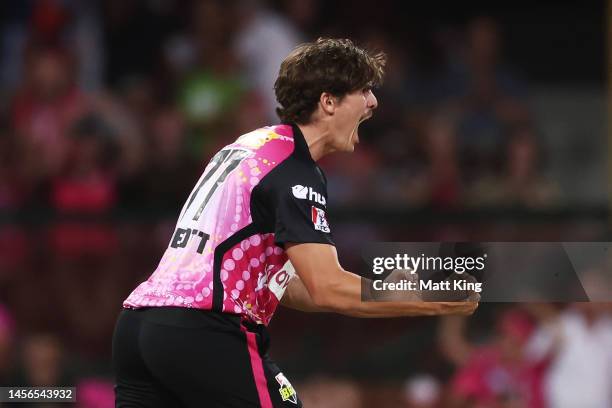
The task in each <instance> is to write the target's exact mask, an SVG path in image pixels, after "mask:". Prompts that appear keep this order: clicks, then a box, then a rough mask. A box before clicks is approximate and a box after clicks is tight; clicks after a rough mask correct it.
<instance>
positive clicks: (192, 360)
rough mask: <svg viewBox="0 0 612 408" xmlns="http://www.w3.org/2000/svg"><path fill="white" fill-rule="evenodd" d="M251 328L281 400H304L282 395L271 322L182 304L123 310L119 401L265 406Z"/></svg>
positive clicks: (116, 351) (276, 400)
mask: <svg viewBox="0 0 612 408" xmlns="http://www.w3.org/2000/svg"><path fill="white" fill-rule="evenodd" d="M244 330H248V331H251V332H253V333H255V336H256V339H257V346H258V349H259V352H260V356H261V358H262V364H263V368H264V373H265V376H266V379H267V383H268V392H269V393H270V398H271V400H272V403H273V405H274V407H301V406H302V404H301V402H300V401H299V399H298V400H297V401H296V403H293V402H291V401H289V400H287V401H284V402H283V401H282V398H281V394H280V392H279V384H278V382H277V380H276V379H275V376H277V375H278V374H279V373H280V370H279V369H278V367H277V366H276V365H275V364H274V363H273V362H272V361H271V360H270V358H269V357H268V355H267V350H268V346H269V338H268V334H267V331H266V329H265V327H264V326H262V325H254V324H253V325H251V324H248V323H241V321H240V317H239V316H237V315H229V314H221V313H214V312H211V311H203V310H198V309H187V308H180V307H176V308H174V307H154V308H142V309H123V311H122V312H121V314H120V316H119V319H118V320H117V326H116V328H115V333H114V336H113V366H114V370H115V374H116V385H115V396H116V403H115V406H116V407H117V408H127V407H147V408H149V407H179V408H180V407H186V408H191V407H213V408H214V407H219V408H226V407H227V408H232V407H235V408H248V407H259V406H260V402H259V394H258V393H257V388H256V385H255V380H254V376H253V371H252V367H251V359H250V355H249V352H248V345H247V339H246V334H245V332H244Z"/></svg>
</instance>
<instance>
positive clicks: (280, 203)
mask: <svg viewBox="0 0 612 408" xmlns="http://www.w3.org/2000/svg"><path fill="white" fill-rule="evenodd" d="M316 194H318V195H316ZM311 199H312V200H311ZM317 199H318V200H317ZM322 200H325V198H324V197H323V199H322ZM317 201H321V194H320V193H319V192H317V191H315V192H314V193H313V191H312V188H310V187H308V186H301V185H296V186H293V187H285V188H283V189H281V190H280V191H277V197H276V211H275V215H276V217H275V218H276V220H275V231H274V232H275V241H276V243H277V244H278V245H284V244H285V243H287V242H294V243H308V242H310V243H320V244H331V245H335V244H334V242H333V238H332V234H331V228H330V226H329V222H328V220H327V210H326V208H325V206H324V205H321V204H320V203H318V202H317Z"/></svg>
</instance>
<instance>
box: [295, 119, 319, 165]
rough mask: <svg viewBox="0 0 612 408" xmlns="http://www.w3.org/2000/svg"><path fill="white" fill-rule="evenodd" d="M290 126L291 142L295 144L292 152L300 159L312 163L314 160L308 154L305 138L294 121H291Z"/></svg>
mask: <svg viewBox="0 0 612 408" xmlns="http://www.w3.org/2000/svg"><path fill="white" fill-rule="evenodd" d="M291 127H292V128H293V143H294V145H295V147H294V152H293V154H294V155H296V156H297V157H299V158H301V159H304V160H306V161H309V162H312V163H314V162H315V161H314V159H313V158H312V156H311V154H310V149H309V148H308V144H307V143H306V139H305V138H304V135H303V134H302V131H301V130H300V128H299V126H298V125H297V124H295V123H291Z"/></svg>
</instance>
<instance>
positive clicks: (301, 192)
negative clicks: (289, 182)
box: [291, 184, 326, 205]
mask: <svg viewBox="0 0 612 408" xmlns="http://www.w3.org/2000/svg"><path fill="white" fill-rule="evenodd" d="M291 192H292V193H293V196H294V197H295V198H299V199H300V200H310V201H314V202H315V203H319V204H321V205H325V203H326V200H325V196H324V195H323V194H320V193H317V192H316V191H314V190H313V189H312V187H308V186H302V185H300V184H296V185H295V186H293V187H291Z"/></svg>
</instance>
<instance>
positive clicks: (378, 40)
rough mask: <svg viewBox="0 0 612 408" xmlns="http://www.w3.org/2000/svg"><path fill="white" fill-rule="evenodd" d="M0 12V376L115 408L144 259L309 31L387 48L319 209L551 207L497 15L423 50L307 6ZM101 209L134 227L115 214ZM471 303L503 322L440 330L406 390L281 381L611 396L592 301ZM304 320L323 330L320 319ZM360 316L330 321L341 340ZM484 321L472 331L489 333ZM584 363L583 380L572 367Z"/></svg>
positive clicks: (266, 106) (78, 6)
mask: <svg viewBox="0 0 612 408" xmlns="http://www.w3.org/2000/svg"><path fill="white" fill-rule="evenodd" d="M0 7H2V12H3V13H2V14H3V20H2V24H1V25H0V30H1V36H0V84H1V86H0V384H2V385H7V384H20V385H76V386H78V387H79V390H80V392H79V398H81V406H83V407H88V408H89V407H108V406H112V384H111V382H110V380H109V374H110V367H109V366H108V358H109V354H110V346H109V345H110V337H111V335H112V330H113V324H114V321H115V318H116V315H117V312H118V308H119V306H120V304H121V302H122V300H123V299H124V298H125V296H126V295H127V294H128V293H129V291H130V290H131V289H132V288H133V287H134V286H135V284H136V283H137V282H140V281H141V279H142V278H143V277H145V276H147V275H148V274H149V273H150V272H151V271H152V270H153V269H154V267H155V264H156V262H157V261H158V257H159V255H160V254H161V253H162V251H163V249H164V248H165V247H166V245H167V241H168V239H169V237H170V233H171V231H172V228H173V223H174V221H175V217H176V214H177V213H178V211H179V210H180V206H181V204H182V202H183V200H184V199H185V197H186V195H187V194H188V192H189V191H190V190H191V188H192V185H193V183H194V182H195V180H197V178H198V177H199V175H200V172H201V171H202V169H203V168H204V166H205V165H206V163H207V162H208V160H209V158H210V157H211V155H212V154H213V153H214V152H215V151H216V150H217V149H219V148H220V147H222V146H224V145H226V144H227V143H231V142H232V141H233V140H234V139H235V138H236V137H238V136H239V135H241V134H242V133H244V132H247V131H250V130H252V129H254V128H257V127H260V126H263V125H268V124H274V123H278V119H277V117H276V115H275V108H276V101H275V99H274V93H273V84H274V80H275V76H276V73H277V70H278V67H279V64H280V62H281V61H282V59H283V58H284V57H285V56H286V55H287V54H288V53H289V52H290V51H291V50H292V48H293V47H294V46H296V45H297V44H298V43H300V42H302V41H309V40H312V39H315V38H316V37H317V36H342V37H346V36H350V37H351V38H352V39H353V40H355V41H356V42H357V43H359V44H362V45H366V46H368V47H370V48H373V49H377V50H383V51H385V52H386V53H387V54H388V57H389V64H388V67H387V76H386V79H385V83H384V85H383V86H382V87H381V88H380V89H377V90H375V93H376V95H377V97H378V100H379V109H378V111H377V112H376V113H375V116H374V118H373V119H372V120H371V121H368V122H366V123H364V124H363V125H362V129H361V131H360V138H361V145H360V146H358V147H357V149H356V151H355V153H354V154H352V155H336V156H334V157H329V158H326V159H324V161H323V163H322V166H323V167H324V168H325V169H326V173H327V176H328V179H329V186H328V189H329V195H330V201H331V203H332V204H333V205H335V206H337V207H339V208H349V207H380V208H388V207H393V208H430V209H441V210H461V209H469V208H489V207H503V208H527V209H542V208H552V207H555V206H558V205H560V204H563V197H562V195H561V193H560V188H559V186H558V185H557V183H555V182H554V181H553V180H551V179H550V178H548V177H547V176H546V174H547V172H546V163H547V161H546V156H547V152H546V146H545V145H544V144H543V143H542V137H541V136H542V135H541V129H540V128H539V127H538V122H537V118H536V117H535V115H534V112H533V109H532V107H531V104H530V92H529V86H528V84H527V82H526V80H525V79H524V78H523V77H522V76H521V75H520V74H519V73H517V72H515V71H514V70H513V69H512V66H511V64H510V63H509V61H507V59H506V58H505V53H504V36H503V30H502V27H501V26H500V24H499V23H498V22H497V21H496V20H495V19H494V18H491V17H487V16H478V17H473V18H470V19H467V20H466V21H465V22H463V23H462V24H460V25H456V26H452V27H440V28H437V29H434V30H432V31H431V33H430V35H429V37H428V38H427V52H426V53H423V50H422V49H423V46H422V44H420V45H419V44H417V43H416V41H413V39H411V38H406V37H405V36H398V35H394V33H392V32H390V31H389V30H386V29H385V28H384V26H382V25H372V26H367V27H357V28H356V27H353V26H352V25H351V24H352V23H351V21H350V20H349V19H347V20H346V21H344V20H341V21H337V20H336V21H329V20H328V19H325V18H323V17H322V16H324V15H325V13H324V8H325V7H327V5H326V2H324V1H322V0H300V1H291V0H276V1H269V2H265V1H257V0H232V1H222V0H205V1H196V0H191V1H173V0H156V1H153V0H108V1H101V2H99V1H79V0H23V1H12V2H6V3H5V4H3V5H2V6H0ZM381 7H382V8H385V7H386V8H387V10H386V12H393V7H394V6H392V5H390V3H384V4H381ZM117 214H124V215H125V218H127V219H129V220H130V222H128V223H119V222H117V221H116V218H113V217H116V216H117ZM48 215H51V218H47V217H46V216H48ZM110 215H113V217H111V216H110ZM7 216H8V218H7ZM12 217H15V218H12ZM39 218H40V219H39ZM7 219H8V221H9V222H6V220H7ZM14 220H18V221H17V222H14ZM41 220H42V221H41ZM359 228H360V227H358V226H353V227H348V228H347V229H344V230H342V231H339V235H341V238H339V239H338V240H339V242H340V241H342V242H343V244H344V245H345V246H346V247H350V246H351V245H357V244H358V242H355V240H356V239H358V237H359V240H361V239H362V237H363V236H364V234H365V235H367V236H368V237H369V238H370V240H375V239H377V237H379V236H377V235H376V234H374V233H372V231H371V230H369V229H367V228H366V229H365V230H363V229H361V230H360V229H359ZM400 238H405V237H404V236H402V237H400ZM421 239H423V237H422V236H421ZM356 256H357V255H356ZM486 309H487V310H489V309H490V310H492V311H491V313H490V314H491V315H492V316H494V319H493V320H494V321H498V323H499V324H495V325H493V324H491V322H480V326H479V329H478V330H477V332H479V333H480V334H481V335H482V336H481V337H480V338H478V339H473V338H470V339H469V340H468V338H467V337H466V336H465V330H464V329H465V322H464V321H461V320H452V319H449V320H441V321H440V322H439V323H440V327H439V330H438V331H437V333H438V338H439V343H440V349H439V352H435V353H433V354H435V355H437V356H438V360H440V361H438V362H436V363H431V364H432V365H433V366H435V367H436V368H437V369H436V370H430V371H429V372H427V374H424V373H414V377H411V378H410V379H409V380H408V381H407V382H406V384H404V385H402V384H400V383H397V381H396V382H395V383H394V382H390V383H382V385H381V384H379V383H376V382H374V383H372V381H370V380H355V379H354V378H353V377H352V376H350V375H343V376H330V375H329V373H321V376H316V377H312V376H307V375H305V374H304V375H303V376H302V379H301V383H299V384H298V385H297V387H296V388H297V390H298V392H299V393H300V395H301V398H302V399H303V400H304V402H306V403H307V405H306V406H316V407H323V408H324V407H326V406H329V407H332V406H333V407H335V408H338V407H347V408H348V407H355V408H359V407H369V406H376V404H378V406H381V407H383V406H385V407H386V406H406V407H414V408H427V407H429V408H433V407H442V406H450V405H449V404H452V406H457V407H459V406H476V407H482V408H484V407H495V408H497V407H542V406H545V405H542V404H543V401H561V402H559V404H557V405H554V406H558V407H565V406H567V407H572V406H577V405H571V404H572V402H571V401H573V400H571V399H570V398H569V397H567V396H566V395H565V394H564V392H569V391H568V390H570V389H571V388H570V387H568V386H567V385H566V384H580V385H578V386H576V387H579V388H580V387H591V388H589V389H593V390H594V391H593V392H589V393H590V394H589V395H591V396H592V398H594V399H593V404H592V405H589V406H592V407H600V406H601V407H603V406H612V402H611V401H610V400H609V399H605V398H609V396H608V397H604V396H603V395H600V394H598V393H597V392H599V391H601V390H609V389H610V386H611V385H612V382H611V381H610V376H611V374H610V371H606V370H609V369H605V368H604V367H603V366H597V364H598V363H600V362H602V361H603V359H599V358H598V357H596V356H597V354H595V353H599V352H601V353H602V354H601V355H606V356H607V355H609V354H610V350H612V343H611V342H610V331H611V330H612V329H611V323H610V321H609V320H608V316H607V315H606V314H605V313H604V311H603V308H597V307H595V308H593V307H592V306H586V305H582V306H581V305H573V306H569V307H564V308H559V307H558V306H555V305H541V307H539V308H536V307H534V308H519V309H516V308H514V309H512V310H510V311H509V312H508V311H505V310H501V309H500V308H497V307H487V308H486ZM306 319H317V318H313V317H307V318H306ZM330 322H333V323H330ZM319 323H321V327H322V328H319V330H321V332H322V331H323V330H324V328H325V327H326V326H325V324H327V325H330V324H333V325H336V324H338V323H337V320H323V321H319ZM312 324H313V325H316V324H317V321H316V320H313V323H312ZM367 324H369V323H364V326H358V325H353V323H348V327H349V328H350V330H348V329H347V330H348V331H347V333H352V335H354V333H355V331H356V330H357V331H359V330H362V329H363V328H364V327H367ZM493 326H495V327H496V328H497V331H496V332H495V335H494V336H495V337H493V338H490V337H491V336H492V335H493V334H492V333H491V332H490V331H487V330H486V327H493ZM275 327H276V328H275ZM275 327H274V324H273V330H277V331H278V332H279V337H281V338H283V336H284V338H285V339H286V340H287V341H286V342H285V344H302V345H303V346H304V347H307V345H304V344H305V343H304V342H305V340H304V338H307V336H306V335H304V338H298V337H297V336H298V334H299V333H298V334H293V337H291V336H292V334H291V333H292V332H291V325H290V324H289V323H287V321H286V320H283V319H281V320H280V322H279V323H278V324H277V326H275ZM316 327H319V326H316ZM334 327H335V326H334ZM394 327H396V326H394ZM392 332H394V331H391V332H389V333H392ZM395 332H397V330H395ZM435 333H436V332H432V333H430V334H431V336H430V337H429V340H430V341H432V342H433V341H434V340H435V338H436V334H435ZM576 336H582V337H579V340H576V339H577V338H578V337H576ZM345 337H346V338H347V340H349V339H350V336H349V335H347V336H345ZM449 339H453V341H452V342H451V341H450V340H449ZM455 340H456V341H455ZM365 341H367V340H365ZM470 341H474V342H473V343H472V342H470ZM576 341H577V342H578V343H576V344H574V342H576ZM289 342H293V343H289ZM582 342H589V343H588V344H589V346H588V347H578V345H580V344H586V343H582ZM315 343H316V342H315ZM451 343H452V344H451ZM577 344H578V345H577ZM299 347H301V346H296V348H295V349H294V350H297V349H299ZM403 347H410V344H409V343H405V344H404V346H403ZM273 349H274V347H273ZM349 349H350V348H349ZM294 352H295V351H294ZM572 353H574V354H572ZM580 353H586V354H588V355H586V356H583V355H582V354H580ZM581 358H590V359H592V361H593V364H594V365H595V366H597V367H596V368H597V370H599V371H597V372H595V371H593V372H592V373H591V374H588V373H587V374H585V373H584V371H580V370H584V367H585V366H584V365H581V364H580V363H579V361H581V360H579V359H581ZM577 359H578V360H577ZM611 359H612V358H611ZM317 361H319V362H321V361H324V360H321V359H319V360H317ZM444 361H445V362H446V364H447V366H444ZM589 361H591V360H589ZM421 363H422V362H421ZM405 364H406V366H410V364H412V362H411V361H407V362H405ZM440 367H445V368H440ZM364 371H369V370H367V369H365V370H364V369H363V368H362V370H361V372H364ZM595 373H596V374H597V378H595V379H593V375H595ZM310 374H312V373H310ZM344 374H346V373H344ZM401 375H402V374H401V373H400V375H399V376H400V377H401ZM290 377H291V376H290ZM597 381H599V382H600V383H598V382H597ZM603 384H607V385H606V386H605V387H604V388H601V387H603ZM573 395H582V394H573ZM597 398H599V399H597ZM602 401H603V402H602ZM563 403H565V405H563ZM326 404H327V405H326ZM342 404H344V405H342ZM598 404H599V405H598ZM578 406H585V407H586V405H578Z"/></svg>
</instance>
